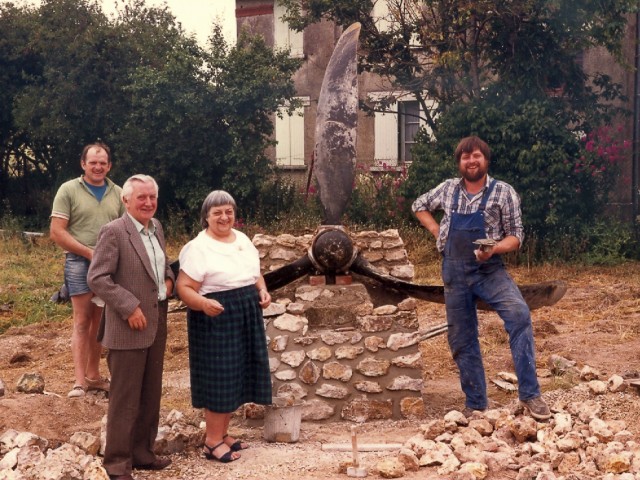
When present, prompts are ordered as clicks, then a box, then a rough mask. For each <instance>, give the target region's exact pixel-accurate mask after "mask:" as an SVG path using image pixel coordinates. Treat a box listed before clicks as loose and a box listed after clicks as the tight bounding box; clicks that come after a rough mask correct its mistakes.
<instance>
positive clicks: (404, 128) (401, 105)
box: [369, 92, 433, 167]
mask: <svg viewBox="0 0 640 480" xmlns="http://www.w3.org/2000/svg"><path fill="white" fill-rule="evenodd" d="M389 95H394V92H377V93H370V94H369V97H370V98H371V99H372V100H374V101H375V100H379V99H382V98H384V97H386V96H389ZM395 96H396V98H398V97H403V98H399V99H398V100H397V101H396V102H394V103H391V104H390V105H389V107H388V109H387V110H388V111H386V112H384V113H383V112H376V113H375V120H374V137H375V138H374V160H375V165H378V166H381V165H386V166H392V167H393V166H399V165H402V164H404V163H409V162H411V160H412V159H411V148H412V147H413V145H414V144H415V137H416V134H417V133H418V130H420V127H423V126H425V123H424V120H423V118H422V117H423V115H422V110H421V108H420V104H419V103H418V101H417V100H412V99H411V97H410V96H409V95H406V94H405V95H395ZM431 106H433V104H432V105H431ZM421 115H422V117H421Z"/></svg>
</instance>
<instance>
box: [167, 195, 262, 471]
mask: <svg viewBox="0 0 640 480" xmlns="http://www.w3.org/2000/svg"><path fill="white" fill-rule="evenodd" d="M236 209H237V207H236V202H235V200H234V199H233V197H232V196H231V195H230V194H229V193H227V192H225V191H223V190H215V191H213V192H211V193H210V194H209V195H208V196H207V198H206V199H205V201H204V203H203V205H202V211H201V217H200V221H201V224H202V227H203V228H204V230H202V231H201V232H200V233H199V234H198V236H197V237H196V238H194V239H193V240H191V241H190V242H189V243H187V244H186V245H185V246H184V247H183V248H182V251H181V252H180V257H179V260H180V274H179V275H178V280H177V290H178V295H179V296H180V299H181V300H182V301H183V302H184V303H185V304H186V305H187V307H188V310H187V324H188V334H189V367H190V372H191V401H192V403H193V406H194V407H195V408H204V410H205V422H206V439H205V443H204V455H205V457H206V458H207V459H209V460H218V461H221V462H224V463H227V462H231V461H234V460H237V459H238V458H240V453H239V451H240V450H243V449H245V448H248V445H247V444H246V443H244V442H242V441H240V440H236V439H235V438H233V437H231V436H229V434H228V429H229V421H230V419H231V414H232V413H233V412H234V411H235V410H236V409H237V408H239V407H240V406H241V405H242V404H243V403H247V402H253V403H258V404H263V405H269V404H271V402H272V393H271V374H270V372H269V356H268V353H267V344H266V336H265V330H264V322H263V318H262V309H263V308H267V307H268V306H269V304H270V303H271V296H270V295H269V292H268V291H267V288H266V284H265V281H264V278H263V277H262V275H261V274H260V258H259V255H258V251H257V249H256V248H255V247H254V245H253V243H251V240H249V238H248V237H247V236H246V235H245V234H244V233H242V232H240V231H238V230H236V229H234V228H233V225H234V222H235V218H236Z"/></svg>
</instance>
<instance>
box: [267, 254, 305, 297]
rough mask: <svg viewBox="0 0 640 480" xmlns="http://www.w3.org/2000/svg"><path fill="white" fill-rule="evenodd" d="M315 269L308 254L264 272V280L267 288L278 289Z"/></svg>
mask: <svg viewBox="0 0 640 480" xmlns="http://www.w3.org/2000/svg"><path fill="white" fill-rule="evenodd" d="M312 271H313V264H312V263H311V259H310V258H309V256H308V255H307V254H305V255H304V256H302V257H300V258H298V259H297V260H295V261H293V262H291V263H290V264H288V265H285V266H283V267H280V268H278V269H277V270H274V271H273V272H268V273H265V274H264V281H265V283H266V284H267V290H269V291H272V290H277V289H279V288H281V287H284V286H285V285H287V284H289V283H291V282H293V281H294V280H297V279H298V278H300V277H302V276H304V275H306V274H308V273H310V272H312Z"/></svg>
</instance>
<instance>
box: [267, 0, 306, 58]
mask: <svg viewBox="0 0 640 480" xmlns="http://www.w3.org/2000/svg"><path fill="white" fill-rule="evenodd" d="M285 13H286V9H285V8H284V7H283V6H281V5H280V4H279V3H278V1H277V0H276V1H275V2H274V5H273V24H274V26H273V28H274V32H273V39H274V44H275V47H276V48H281V49H286V48H288V49H290V50H291V56H292V57H297V58H300V57H303V56H304V49H303V35H302V32H296V31H295V30H291V29H290V28H289V24H288V23H286V22H284V21H282V16H283V15H284V14H285Z"/></svg>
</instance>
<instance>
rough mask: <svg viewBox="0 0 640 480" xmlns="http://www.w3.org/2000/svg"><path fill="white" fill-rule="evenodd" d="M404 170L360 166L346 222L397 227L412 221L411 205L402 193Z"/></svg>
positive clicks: (373, 226)
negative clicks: (377, 169)
mask: <svg viewBox="0 0 640 480" xmlns="http://www.w3.org/2000/svg"><path fill="white" fill-rule="evenodd" d="M406 180H407V172H406V171H404V170H403V171H400V172H396V171H395V170H393V169H389V168H387V169H384V170H383V171H381V172H379V171H374V170H370V169H367V168H366V167H364V166H359V167H358V169H357V172H356V178H355V185H354V188H353V192H352V194H351V202H350V203H349V205H348V207H347V212H346V217H347V223H349V224H354V225H359V226H361V227H362V228H371V229H386V228H398V227H400V226H401V225H405V224H407V223H409V222H411V217H412V214H411V208H410V207H411V205H410V203H409V204H408V203H407V198H406V197H405V196H404V195H402V193H401V192H402V189H403V185H404V183H405V182H406Z"/></svg>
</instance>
